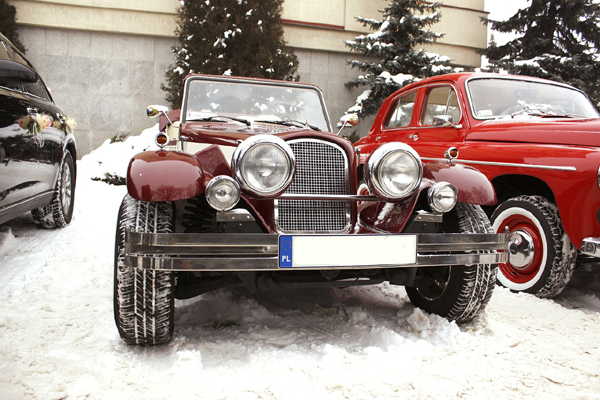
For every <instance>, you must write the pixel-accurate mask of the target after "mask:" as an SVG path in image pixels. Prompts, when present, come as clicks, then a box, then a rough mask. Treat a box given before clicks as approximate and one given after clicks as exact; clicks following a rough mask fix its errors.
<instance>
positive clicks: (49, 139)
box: [23, 79, 66, 193]
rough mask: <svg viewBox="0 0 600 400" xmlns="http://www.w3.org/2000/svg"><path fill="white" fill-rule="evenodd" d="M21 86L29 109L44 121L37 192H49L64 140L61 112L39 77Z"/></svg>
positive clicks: (39, 148) (39, 146) (54, 178)
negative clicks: (33, 81)
mask: <svg viewBox="0 0 600 400" xmlns="http://www.w3.org/2000/svg"><path fill="white" fill-rule="evenodd" d="M23 87H24V90H25V92H26V96H27V98H28V102H29V109H30V111H31V112H34V113H36V115H37V116H38V118H39V117H40V116H41V118H42V120H43V121H46V125H45V126H43V127H41V128H42V129H41V130H40V132H39V133H40V137H39V141H38V173H37V181H38V188H37V189H38V192H39V193H44V192H51V191H53V190H54V188H55V184H56V179H57V174H58V171H59V168H60V163H61V161H62V155H63V148H64V143H65V141H66V133H65V131H64V130H63V129H62V128H61V126H62V125H61V124H60V120H61V118H62V114H61V113H60V109H59V108H58V107H56V106H55V105H54V103H53V102H52V100H51V97H50V94H49V93H48V91H47V90H46V87H45V85H44V83H43V82H42V80H41V79H39V80H38V81H37V82H35V83H30V84H25V85H23ZM55 122H56V124H55Z"/></svg>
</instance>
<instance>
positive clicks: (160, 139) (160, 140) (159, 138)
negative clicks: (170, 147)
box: [154, 132, 169, 149]
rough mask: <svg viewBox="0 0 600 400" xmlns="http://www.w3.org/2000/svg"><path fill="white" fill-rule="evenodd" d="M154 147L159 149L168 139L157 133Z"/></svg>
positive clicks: (161, 133)
mask: <svg viewBox="0 0 600 400" xmlns="http://www.w3.org/2000/svg"><path fill="white" fill-rule="evenodd" d="M154 141H155V142H156V145H157V146H158V147H160V148H161V149H162V148H163V147H165V146H166V145H167V143H169V137H168V136H167V135H166V134H165V133H164V132H159V133H158V135H156V137H155V138H154Z"/></svg>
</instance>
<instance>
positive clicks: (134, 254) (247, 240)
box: [125, 232, 509, 271]
mask: <svg viewBox="0 0 600 400" xmlns="http://www.w3.org/2000/svg"><path fill="white" fill-rule="evenodd" d="M508 240H509V234H508V233H499V234H464V233H454V234H398V235H384V234H381V235H278V234H209V233H190V234H188V233H161V234H153V233H137V232H126V233H125V263H126V265H128V266H130V267H134V268H144V269H155V270H167V271H195V270H196V271H283V270H322V269H367V268H401V267H430V266H449V265H474V264H497V263H505V262H508V256H509V252H508V250H507V249H508ZM382 250H384V251H382ZM292 259H293V262H292Z"/></svg>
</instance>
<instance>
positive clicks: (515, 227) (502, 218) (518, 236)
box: [491, 196, 577, 298]
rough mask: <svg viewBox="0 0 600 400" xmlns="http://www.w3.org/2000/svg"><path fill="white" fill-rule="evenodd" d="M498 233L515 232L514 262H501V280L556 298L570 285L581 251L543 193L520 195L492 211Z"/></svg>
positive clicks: (514, 286)
mask: <svg viewBox="0 0 600 400" xmlns="http://www.w3.org/2000/svg"><path fill="white" fill-rule="evenodd" d="M491 220H492V226H493V229H494V230H495V231H496V232H501V231H503V230H504V227H508V229H509V230H510V232H511V248H510V253H511V254H510V261H509V262H508V263H506V264H500V265H499V272H498V282H499V283H500V284H501V285H502V286H505V287H507V288H509V289H511V290H513V291H516V292H526V293H532V294H535V295H536V296H538V297H542V298H550V297H554V296H556V295H557V294H559V293H560V292H562V290H563V289H564V288H565V287H566V286H567V284H568V283H569V280H570V279H571V276H572V275H573V269H574V268H575V261H576V257H577V252H576V249H575V246H573V244H572V243H571V241H570V240H569V238H568V237H567V235H566V234H565V230H564V228H563V226H562V223H561V220H560V215H559V213H558V209H557V208H556V206H555V205H554V204H552V203H551V202H550V201H548V200H547V199H545V198H544V197H541V196H518V197H514V198H512V199H509V200H507V201H505V202H504V203H502V204H501V205H500V206H499V207H498V208H496V210H495V211H494V213H493V214H492V218H491Z"/></svg>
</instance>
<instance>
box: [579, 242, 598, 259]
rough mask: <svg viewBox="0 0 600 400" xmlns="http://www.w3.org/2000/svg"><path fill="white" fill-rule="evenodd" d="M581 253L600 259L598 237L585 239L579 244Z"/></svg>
mask: <svg viewBox="0 0 600 400" xmlns="http://www.w3.org/2000/svg"><path fill="white" fill-rule="evenodd" d="M581 252H582V253H583V254H586V255H588V256H592V257H600V237H587V238H585V239H583V241H582V242H581Z"/></svg>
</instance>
